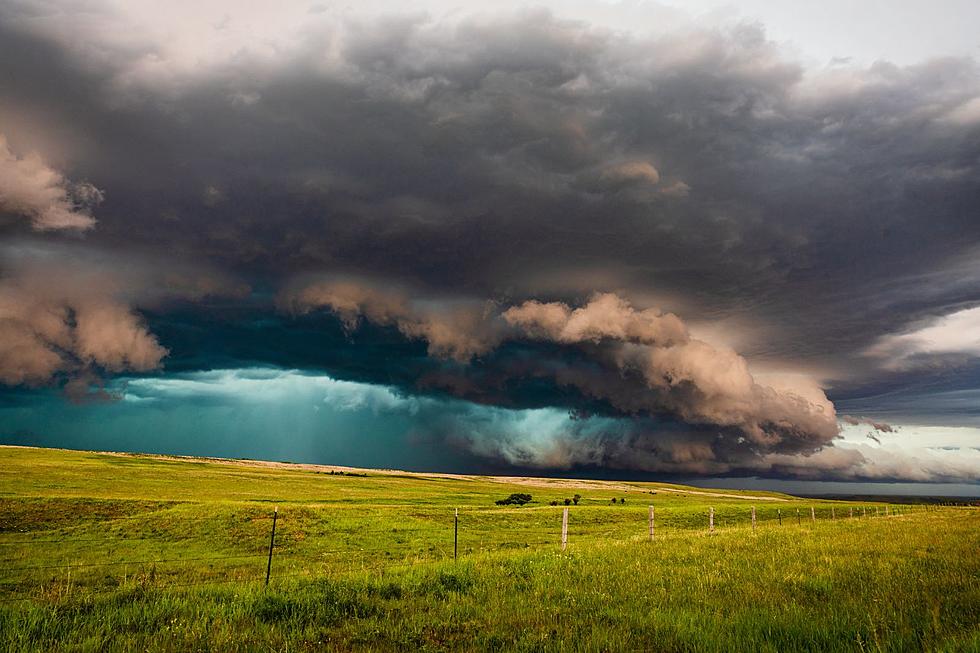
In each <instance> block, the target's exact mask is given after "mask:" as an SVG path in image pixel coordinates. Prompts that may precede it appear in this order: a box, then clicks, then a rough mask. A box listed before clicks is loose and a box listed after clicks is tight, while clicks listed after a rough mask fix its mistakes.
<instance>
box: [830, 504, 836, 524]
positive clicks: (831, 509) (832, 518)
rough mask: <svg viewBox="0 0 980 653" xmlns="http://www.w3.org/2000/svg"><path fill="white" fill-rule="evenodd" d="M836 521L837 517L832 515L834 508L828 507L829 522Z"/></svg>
mask: <svg viewBox="0 0 980 653" xmlns="http://www.w3.org/2000/svg"><path fill="white" fill-rule="evenodd" d="M835 519H837V515H835V514H834V507H833V506H830V521H834V520H835Z"/></svg>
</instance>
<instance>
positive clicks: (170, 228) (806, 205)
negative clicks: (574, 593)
mask: <svg viewBox="0 0 980 653" xmlns="http://www.w3.org/2000/svg"><path fill="white" fill-rule="evenodd" d="M309 9H310V8H309V7H308V6H306V5H301V4H297V5H290V6H287V7H284V8H281V9H279V10H277V11H276V12H271V11H270V12H264V10H261V9H257V8H253V9H249V10H247V11H246V10H245V9H242V10H241V11H240V12H236V11H233V7H232V6H230V5H229V6H228V7H223V8H222V7H220V6H219V5H213V6H212V5H207V6H206V7H201V8H200V15H195V14H194V13H193V12H191V13H187V12H184V11H183V10H180V9H175V10H174V11H173V12H169V13H167V15H163V14H162V13H161V12H159V11H157V10H156V9H155V8H154V7H153V5H150V4H146V5H144V4H139V3H134V4H132V5H127V6H116V5H112V4H101V3H90V4H86V5H85V6H84V7H83V6H82V5H78V6H75V5H69V6H65V7H62V8H60V9H58V10H54V9H52V8H51V7H49V6H48V5H46V4H44V3H31V2H17V3H8V4H6V5H4V6H3V7H2V8H0V79H3V80H4V83H3V84H2V85H0V132H2V134H3V139H2V140H0V238H2V239H3V248H2V252H0V254H2V255H0V333H2V337H0V384H3V385H4V386H5V387H6V388H7V389H8V390H9V392H11V393H21V392H24V391H25V388H39V387H40V386H52V387H61V386H64V385H65V384H66V383H71V384H73V385H71V386H70V387H69V390H70V391H71V392H75V391H76V390H77V388H78V387H79V385H81V386H86V385H90V384H93V383H94V384H95V387H96V388H98V387H100V384H102V383H106V382H108V383H109V384H110V385H111V382H112V379H113V378H116V377H120V378H122V377H126V378H136V377H140V376H141V375H143V376H150V377H153V378H156V376H160V377H161V378H166V377H167V376H168V375H169V374H175V373H182V374H186V373H193V372H197V371H206V370H210V369H214V368H219V367H220V368H231V367H235V366H241V367H250V366H255V365H270V366H282V367H284V368H301V369H304V370H309V371H320V372H322V373H324V374H329V375H331V376H333V377H336V378H338V379H342V380H344V381H350V382H361V383H374V384H382V385H384V386H385V387H393V388H396V389H397V391H398V392H402V393H405V394H406V395H409V396H414V397H420V398H438V399H440V400H448V399H451V400H453V401H461V402H467V403H469V404H472V405H473V406H474V407H478V408H481V409H482V408H493V409H500V410H539V409H541V410H543V409H552V410H555V411H558V413H560V414H563V415H567V414H568V413H569V412H570V413H571V414H572V415H574V416H575V417H576V419H566V420H565V422H564V427H563V430H562V431H561V432H562V433H565V435H555V438H553V440H549V442H552V443H553V445H552V444H549V445H548V447H551V448H548V447H545V446H544V445H543V444H542V443H541V442H539V441H536V440H535V439H534V437H533V435H531V434H530V433H529V432H528V429H526V428H525V429H524V430H523V431H521V430H518V431H513V430H510V431H508V432H507V433H508V435H506V436H502V437H500V438H494V437H490V436H489V435H487V436H486V437H482V438H481V437H478V436H477V435H475V433H476V431H472V432H470V433H468V434H467V433H466V432H464V431H465V429H461V428H458V427H457V426H452V425H442V426H440V425H439V420H437V419H435V418H433V419H431V420H430V419H427V420H426V421H425V423H424V425H423V424H421V423H420V425H419V427H418V428H419V429H420V431H419V435H418V437H419V438H420V441H424V440H425V438H424V437H423V435H424V434H422V430H424V429H429V431H430V432H431V434H432V437H433V438H436V439H438V438H441V437H443V436H442V435H436V434H444V433H452V438H451V439H452V441H453V442H457V443H459V444H460V446H461V447H463V449H465V450H466V451H469V452H471V453H473V452H478V455H481V456H492V457H495V458H496V459H498V460H501V461H506V462H508V463H509V464H515V465H518V464H520V465H531V466H536V467H541V466H544V467H547V466H548V465H553V466H555V467H560V468H570V467H571V468H573V467H576V466H582V465H584V466H589V465H595V466H598V467H603V466H605V467H610V468H623V467H624V466H627V465H628V466H630V467H631V468H634V469H637V470H640V471H642V470H646V471H651V472H663V473H681V472H685V471H687V472H692V473H701V474H718V473H725V472H730V471H738V473H758V474H762V475H767V474H768V475H774V476H794V477H804V478H822V477H826V478H830V477H834V478H844V477H854V478H873V477H878V476H880V477H886V476H888V475H889V474H891V475H892V477H893V478H915V479H920V477H923V478H928V477H929V476H930V475H932V476H934V477H936V478H941V477H942V478H946V477H954V476H955V477H956V478H959V479H963V478H968V477H969V474H968V473H967V472H965V471H964V470H963V469H960V468H957V469H956V470H953V471H948V470H947V468H946V467H944V466H943V465H945V463H943V464H942V465H941V464H939V463H936V464H934V465H925V464H923V465H922V466H919V467H915V468H913V467H902V466H901V465H899V464H898V463H897V462H896V463H895V464H891V463H889V465H888V466H885V463H884V462H881V461H880V460H879V462H878V463H875V465H874V466H872V465H871V464H870V463H868V462H867V460H870V458H869V456H868V455H867V454H866V453H862V451H861V450H859V449H854V448H851V449H849V450H848V451H849V453H846V454H844V453H841V451H842V450H841V448H840V447H837V446H835V443H836V442H837V441H838V439H839V427H838V421H837V417H836V415H837V410H840V411H841V412H847V413H849V414H860V415H861V416H862V419H864V418H867V419H870V420H875V421H877V422H881V423H884V422H883V420H886V421H889V423H890V422H891V421H893V418H894V417H895V416H896V415H897V416H900V417H901V418H902V419H903V420H905V421H911V422H912V423H934V422H936V421H937V420H938V419H939V417H937V416H936V415H935V414H934V413H932V412H930V411H931V409H930V408H929V405H930V402H931V395H932V393H934V392H936V391H938V390H939V389H941V390H942V392H943V393H946V395H945V396H950V395H949V393H957V392H974V391H975V390H976V388H977V387H980V386H978V385H977V384H978V379H980V374H977V370H980V362H978V352H980V345H978V344H977V342H975V339H971V337H970V336H969V335H968V333H969V329H971V328H972V326H973V325H974V323H975V321H976V320H975V317H976V316H975V313H976V310H977V307H978V306H980V290H978V288H980V286H978V285H977V283H976V282H977V280H978V279H980V269H978V268H977V263H976V261H977V260H978V259H977V257H976V254H977V252H978V248H980V220H978V219H977V207H978V206H980V112H978V111H977V107H978V102H980V69H978V65H977V62H976V61H975V60H974V59H972V58H970V57H963V58H937V59H931V60H925V61H922V62H919V63H915V64H911V65H897V64H893V63H889V62H887V61H877V62H874V63H872V64H870V65H850V64H847V65H837V64H835V65H827V66H820V65H813V64H811V63H806V62H803V61H801V60H800V59H799V58H797V57H796V56H795V55H794V54H793V53H792V52H789V51H787V50H786V49H785V48H784V47H783V46H782V45H780V44H779V43H777V42H776V41H774V40H772V39H770V38H769V36H768V35H767V33H766V30H765V27H764V26H763V25H760V24H758V23H754V22H743V21H740V20H737V19H736V20H730V21H727V22H724V21H723V22H718V21H716V22H710V23H709V22H706V21H701V22H699V21H697V20H691V21H679V22H671V21H670V20H668V19H669V16H668V13H669V12H661V13H657V12H653V13H651V14H650V15H651V16H654V15H655V16H662V17H664V23H663V24H662V25H658V24H652V25H651V26H650V28H649V29H640V28H637V29H634V30H630V29H625V28H624V27H623V24H622V22H618V23H615V24H612V23H609V24H606V23H604V22H603V21H602V20H601V15H604V14H602V12H596V13H589V14H588V16H589V17H588V18H582V17H581V16H576V15H574V14H572V13H571V12H563V11H562V10H560V9H555V10H548V9H543V8H539V9H533V8H532V9H512V8H501V9H499V10H496V11H490V12H484V13H480V12H474V11H468V10H467V11H455V12H448V13H446V12H441V11H439V10H438V9H437V8H433V9H431V10H430V11H429V12H426V11H419V12H401V13H398V12H386V11H374V10H368V9H365V10H363V11H353V10H332V9H328V10H324V11H309ZM651 11H652V10H651ZM964 334H966V335H964ZM37 391H38V392H40V391H41V390H37ZM899 401H900V403H901V405H899V404H898V403H897V402H899ZM835 405H836V406H837V408H836V409H835ZM944 405H945V406H947V408H946V409H944V412H943V415H942V416H941V418H942V420H943V421H944V423H953V424H955V423H962V424H967V423H972V422H971V420H972V419H974V417H973V416H972V413H971V412H970V409H969V408H968V407H965V408H964V405H962V404H956V405H955V406H954V405H953V404H952V403H947V404H944ZM474 409H475V408H474ZM896 411H897V412H896ZM447 419H448V418H447ZM869 424H870V423H869ZM872 427H873V428H876V427H874V426H873V425H872ZM879 431H880V430H879ZM556 433H557V432H556ZM283 437H287V436H285V435H284V436H283ZM535 442H538V444H537V445H535V446H536V447H537V448H535V446H532V444H533V443H535ZM559 442H560V443H563V444H555V443H559ZM525 445H526V446H525ZM573 445H574V446H573ZM420 446H421V445H420ZM562 447H564V449H562ZM546 450H547V451H546ZM536 451H537V452H543V453H534V452H536ZM560 451H565V452H566V453H565V454H561V453H558V452H560ZM528 452H530V453H528ZM896 455H897V454H896ZM862 456H863V458H862ZM862 460H863V461H864V462H862ZM549 461H550V462H549ZM970 464H971V465H972V464H973V463H970ZM971 469H973V470H974V472H977V471H978V466H974V467H972V468H971ZM881 470H892V471H881ZM903 470H905V471H903ZM944 470H947V471H944ZM906 472H907V473H906ZM835 474H836V476H835Z"/></svg>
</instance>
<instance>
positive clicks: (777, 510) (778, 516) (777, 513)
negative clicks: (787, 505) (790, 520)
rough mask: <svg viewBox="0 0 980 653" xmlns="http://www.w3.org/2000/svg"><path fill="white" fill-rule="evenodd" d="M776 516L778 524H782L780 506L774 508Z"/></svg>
mask: <svg viewBox="0 0 980 653" xmlns="http://www.w3.org/2000/svg"><path fill="white" fill-rule="evenodd" d="M776 517H777V518H778V519H779V525H780V526H782V525H783V509H782V508H776Z"/></svg>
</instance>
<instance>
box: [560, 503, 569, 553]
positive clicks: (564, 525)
mask: <svg viewBox="0 0 980 653" xmlns="http://www.w3.org/2000/svg"><path fill="white" fill-rule="evenodd" d="M566 546H568V508H565V509H563V510H562V511H561V550H562V551H564V550H565V547H566Z"/></svg>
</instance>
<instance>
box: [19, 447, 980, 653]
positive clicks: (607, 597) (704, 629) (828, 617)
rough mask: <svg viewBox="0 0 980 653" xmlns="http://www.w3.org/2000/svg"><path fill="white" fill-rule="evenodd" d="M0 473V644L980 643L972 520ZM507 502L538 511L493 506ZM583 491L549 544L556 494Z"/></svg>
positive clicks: (55, 458)
mask: <svg viewBox="0 0 980 653" xmlns="http://www.w3.org/2000/svg"><path fill="white" fill-rule="evenodd" d="M120 461H121V462H120ZM0 462H2V470H0V558H2V559H3V562H2V563H0V564H2V567H0V601H2V602H0V647H2V648H4V649H5V650H11V651H18V650H21V651H28V650H55V649H80V650H86V649H89V650H96V649H98V650H105V649H113V650H137V649H139V650H142V649H151V650H188V649H190V650H194V649H198V650H220V649H242V648H244V649H256V650H270V649H271V650H296V649H308V650H315V649H318V648H323V647H325V646H333V647H336V648H341V649H352V648H365V649H372V650H378V649H381V650H403V649H406V648H408V649H432V650H438V649H443V648H458V649H468V648H478V649H495V650H499V649H516V650H562V649H564V650H637V649H643V650H651V649H652V650H774V651H775V650H780V651H781V650H801V649H803V650H903V651H904V650H977V649H978V648H980V630H978V624H980V555H978V553H980V529H978V526H980V520H978V513H977V511H975V510H972V509H956V508H944V509H938V510H925V509H923V508H921V507H895V506H893V507H892V508H891V509H890V511H889V512H894V511H895V509H896V508H897V509H898V510H900V511H901V514H899V515H891V516H889V517H888V518H886V517H885V516H884V510H883V506H881V505H879V506H878V507H879V516H878V517H877V518H875V517H874V507H875V506H873V505H868V506H863V505H861V504H853V505H852V504H847V503H841V502H837V503H828V502H819V501H809V500H808V501H802V500H797V499H792V498H790V497H785V496H783V495H777V494H773V493H765V497H768V498H769V499H770V500H765V499H764V497H763V496H755V495H753V493H745V492H741V493H731V494H737V495H738V496H739V497H743V498H731V497H717V496H710V495H705V494H699V493H697V492H696V491H692V492H690V493H688V494H678V493H674V492H667V491H665V489H666V488H669V487H672V488H673V489H677V486H664V485H658V484H643V483H630V484H609V485H608V486H606V485H602V484H587V485H585V486H583V487H581V488H571V487H564V486H562V485H561V484H558V483H555V484H550V483H549V484H546V487H538V486H528V485H518V484H512V483H498V482H494V481H492V480H488V479H472V480H465V479H445V478H438V479H430V478H419V477H414V476H397V475H395V476H392V475H378V474H372V475H369V476H367V477H352V476H340V475H330V474H323V473H316V472H315V471H300V470H295V469H273V468H261V467H246V466H241V465H230V464H205V463H200V462H188V461H169V460H158V459H151V458H141V457H119V456H110V455H99V454H88V453H74V452H61V451H45V450H32V449H15V448H0ZM141 488H142V489H141ZM516 491H521V492H527V493H529V494H532V495H533V497H534V503H532V504H528V505H527V506H524V507H511V506H508V507H500V506H496V505H495V504H494V501H495V500H497V499H500V498H503V497H506V496H508V495H509V494H510V493H512V492H516ZM576 493H577V494H580V495H581V499H580V504H579V505H577V506H575V505H573V506H571V507H570V508H569V510H570V520H569V546H568V549H567V550H566V551H564V552H562V551H561V550H560V546H559V541H560V528H561V511H562V508H563V506H551V505H549V503H550V502H551V501H553V500H562V499H564V498H566V497H571V496H572V495H573V494H576ZM613 497H616V498H617V499H621V498H626V503H625V504H621V503H616V504H613V503H612V502H611V499H612V498H613ZM773 498H776V499H781V500H780V501H772V500H771V499H773ZM651 504H652V505H654V506H655V507H656V511H657V513H656V514H657V521H656V530H655V534H656V537H655V540H654V541H653V542H650V541H649V536H648V530H647V529H648V523H647V514H648V508H647V506H648V505H651ZM753 505H754V506H755V507H756V511H757V519H758V525H757V528H756V529H755V530H753V529H752V528H751V525H750V514H751V508H752V506H753ZM274 506H278V510H279V513H278V519H277V527H276V528H277V534H276V546H275V551H274V557H273V564H272V576H271V577H272V582H271V584H270V586H269V587H268V588H265V587H264V585H263V584H264V579H265V572H266V564H267V559H266V555H267V552H268V545H269V536H270V531H271V525H272V519H271V517H272V510H273V507H274ZM832 506H833V508H834V516H835V517H836V519H834V520H831V519H830V516H831V507H832ZM456 507H458V508H460V531H459V554H460V558H459V559H458V560H453V559H452V555H453V509H454V508H456ZM709 507H713V508H714V509H715V531H714V533H709V532H708V510H709ZM811 507H812V508H813V509H814V514H815V515H816V517H817V520H816V521H813V520H812V519H811V516H810V515H811V513H810V509H811ZM851 508H856V510H855V516H854V517H853V518H850V517H849V515H850V511H851ZM797 509H799V511H800V517H799V521H798V518H797ZM777 510H778V511H781V514H782V524H781V525H780V524H779V522H778V519H777ZM865 515H867V516H865ZM108 563H111V564H108Z"/></svg>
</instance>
